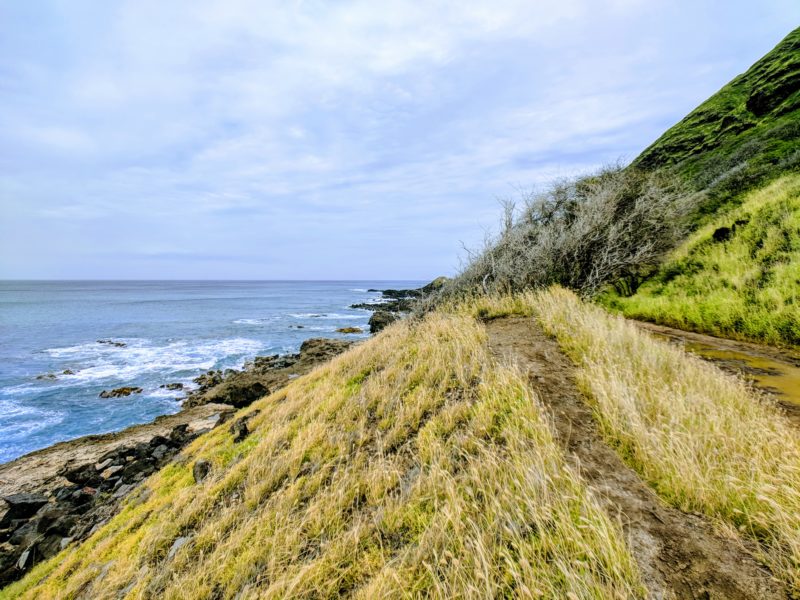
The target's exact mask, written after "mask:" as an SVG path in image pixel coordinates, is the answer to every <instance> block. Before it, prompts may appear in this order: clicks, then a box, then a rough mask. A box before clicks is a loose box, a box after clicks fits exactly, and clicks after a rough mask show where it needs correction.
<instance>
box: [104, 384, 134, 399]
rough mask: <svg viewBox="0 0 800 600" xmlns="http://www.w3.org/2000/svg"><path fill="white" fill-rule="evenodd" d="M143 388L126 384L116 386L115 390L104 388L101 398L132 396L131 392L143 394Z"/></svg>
mask: <svg viewBox="0 0 800 600" xmlns="http://www.w3.org/2000/svg"><path fill="white" fill-rule="evenodd" d="M141 393H142V388H140V387H135V386H125V387H120V388H116V389H114V390H110V391H109V390H103V391H102V392H100V397H101V398H122V397H123V396H130V395H131V394H141Z"/></svg>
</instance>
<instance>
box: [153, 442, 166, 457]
mask: <svg viewBox="0 0 800 600" xmlns="http://www.w3.org/2000/svg"><path fill="white" fill-rule="evenodd" d="M167 452H169V448H168V447H167V446H165V445H164V444H161V445H160V446H156V448H155V449H154V450H153V458H155V459H156V460H161V459H162V458H164V457H165V456H166V454H167Z"/></svg>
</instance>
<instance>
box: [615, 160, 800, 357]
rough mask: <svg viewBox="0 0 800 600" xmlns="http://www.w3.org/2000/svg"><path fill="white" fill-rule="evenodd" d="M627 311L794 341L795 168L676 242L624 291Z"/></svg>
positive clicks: (621, 300)
mask: <svg viewBox="0 0 800 600" xmlns="http://www.w3.org/2000/svg"><path fill="white" fill-rule="evenodd" d="M603 302H604V303H605V304H607V305H608V306H610V307H613V308H616V309H620V310H622V312H623V313H624V314H625V315H626V316H628V317H631V318H635V319H642V320H647V321H654V322H657V323H661V324H664V325H670V326H672V327H677V328H680V329H690V330H694V331H700V332H704V333H711V334H713V335H718V336H722V337H731V338H738V339H745V340H753V341H759V342H766V343H769V344H788V345H800V175H790V176H785V177H783V178H780V179H778V180H776V181H775V182H773V183H771V184H769V185H767V186H766V187H764V188H762V189H759V190H756V191H754V192H751V193H749V194H747V195H746V197H745V198H744V199H743V201H742V204H741V205H740V206H738V207H737V208H735V209H733V210H730V211H727V212H725V213H722V214H720V215H717V216H716V217H715V218H714V219H713V220H711V221H710V222H709V223H707V224H706V225H705V226H704V227H702V228H701V229H699V230H697V231H696V232H694V234H693V235H692V236H691V237H690V238H689V239H688V240H687V241H686V242H685V243H683V244H682V245H681V246H680V247H679V248H678V249H677V250H676V251H675V252H674V253H673V254H672V255H671V256H670V257H669V258H668V259H667V260H666V262H665V263H664V264H663V265H662V266H661V267H660V269H659V270H658V271H657V273H656V274H655V275H654V276H653V277H651V278H650V279H649V280H648V281H647V282H646V283H644V284H643V285H642V286H641V287H640V288H639V290H638V291H637V293H636V294H634V295H633V296H631V297H620V296H618V295H616V294H613V293H609V294H608V295H606V296H605V297H604V298H603Z"/></svg>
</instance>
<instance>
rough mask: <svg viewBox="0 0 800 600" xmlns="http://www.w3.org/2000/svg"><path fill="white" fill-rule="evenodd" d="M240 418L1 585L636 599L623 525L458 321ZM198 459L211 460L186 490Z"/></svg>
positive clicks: (369, 347)
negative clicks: (242, 431) (69, 544)
mask: <svg viewBox="0 0 800 600" xmlns="http://www.w3.org/2000/svg"><path fill="white" fill-rule="evenodd" d="M241 414H250V415H252V419H251V420H250V424H249V426H250V429H251V431H252V433H251V434H250V436H249V437H248V438H247V439H246V440H245V441H243V442H240V443H238V444H235V443H234V442H233V440H232V436H231V434H230V433H229V432H228V430H227V427H224V426H223V427H221V428H218V429H217V430H215V431H213V432H211V433H209V434H207V435H205V436H202V437H201V438H199V439H198V440H196V441H195V442H194V443H193V444H192V445H191V446H190V447H189V448H188V449H187V450H186V451H185V452H184V453H183V455H182V456H183V457H184V459H183V460H182V461H178V462H176V463H174V464H171V465H170V466H168V467H167V468H165V469H164V470H162V471H161V472H159V473H158V474H156V475H155V476H153V477H152V478H150V479H149V480H148V481H147V482H146V483H145V484H144V487H143V489H142V491H141V493H140V494H139V495H138V496H137V498H135V499H132V500H131V501H129V502H128V504H127V506H126V507H125V509H124V510H123V512H122V513H121V514H119V515H118V516H117V517H116V518H114V519H113V520H112V521H110V522H109V523H108V524H107V525H106V526H105V527H103V528H102V529H100V530H99V531H98V532H97V533H95V534H94V535H93V536H92V537H91V538H90V539H89V540H88V541H87V542H85V543H84V544H82V545H81V546H79V547H77V548H75V549H68V550H66V551H65V552H62V553H61V554H60V555H58V556H57V557H55V558H54V559H52V560H50V561H49V562H47V563H44V564H42V565H39V566H38V567H37V568H35V569H34V571H33V572H31V573H30V574H29V575H28V576H27V577H26V578H25V579H24V580H22V581H20V582H18V583H16V584H14V585H12V586H10V587H9V588H7V589H6V590H5V591H4V592H2V593H0V596H1V597H3V598H12V597H14V598H16V597H22V598H72V597H76V596H84V597H87V598H88V597H90V598H117V597H121V598H122V597H124V598H192V599H201V598H255V597H265V598H288V597H298V598H331V597H339V596H353V597H358V598H383V597H388V598H397V597H434V598H469V597H473V598H491V597H510V596H521V597H546V598H598V599H600V598H603V599H606V598H630V597H641V596H643V595H644V590H643V588H642V586H641V584H640V580H639V577H638V574H637V570H636V567H635V563H634V561H633V560H632V558H631V556H630V554H629V553H628V550H627V548H626V546H625V544H624V542H623V540H622V539H621V535H620V533H619V531H618V529H617V527H616V525H615V524H614V523H612V522H611V521H610V520H609V518H608V517H607V516H606V515H605V514H604V513H603V512H602V511H601V509H600V508H599V507H598V505H597V504H596V502H595V501H594V500H593V498H592V497H591V495H590V494H589V492H588V491H587V489H586V488H585V487H584V485H583V484H582V483H581V481H580V479H579V477H578V476H577V475H576V473H575V472H573V471H572V470H571V469H570V468H569V467H568V466H567V465H566V463H565V462H564V459H563V457H562V455H561V453H560V451H559V449H558V447H557V446H556V444H555V443H554V441H553V438H552V436H551V433H550V430H549V427H548V425H547V423H546V421H545V419H544V418H543V416H542V414H541V413H540V409H539V407H538V404H537V402H536V400H535V398H533V397H532V395H531V392H530V390H529V388H528V386H527V385H526V383H525V382H524V381H523V379H522V378H521V377H520V376H518V375H517V374H516V373H515V372H514V371H513V370H510V369H508V368H501V367H498V366H496V365H494V364H493V362H492V360H491V358H490V356H489V354H488V350H487V347H486V339H485V332H484V331H483V328H482V327H481V326H480V325H479V324H478V323H476V322H475V321H474V320H473V319H471V318H469V317H466V316H456V315H442V314H433V315H430V316H428V317H427V318H426V319H425V320H424V321H422V322H420V323H408V322H403V323H399V324H396V325H394V326H392V327H390V328H389V329H387V330H386V331H385V332H384V333H382V334H381V335H380V336H378V337H376V338H374V339H372V340H370V341H368V342H366V343H365V344H363V345H360V346H358V347H356V348H355V349H353V350H351V351H349V352H348V353H346V354H344V355H342V356H340V357H338V358H336V359H335V360H333V361H332V362H331V363H329V364H328V365H326V366H324V367H322V368H320V369H317V370H315V371H314V372H312V373H311V374H309V375H307V376H305V377H302V378H300V379H298V380H296V381H295V382H293V383H292V384H291V385H290V386H289V387H288V388H286V389H285V390H283V391H281V392H278V393H276V394H273V395H272V396H269V397H267V398H265V399H263V400H261V401H259V402H257V403H256V404H255V405H253V406H252V407H250V408H248V409H245V411H244V412H243V413H240V415H239V416H241ZM199 459H205V460H208V461H210V462H211V463H212V470H211V474H210V476H209V477H208V478H207V479H206V480H204V481H203V482H202V483H199V484H196V483H194V481H193V478H192V474H191V473H192V465H193V464H194V462H195V461H197V460H199ZM177 540H182V541H183V542H185V543H183V545H181V546H180V547H179V548H176V541H177Z"/></svg>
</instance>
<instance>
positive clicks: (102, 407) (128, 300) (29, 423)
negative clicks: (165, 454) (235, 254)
mask: <svg viewBox="0 0 800 600" xmlns="http://www.w3.org/2000/svg"><path fill="white" fill-rule="evenodd" d="M424 283H425V282H421V281H324V282H323V281H313V282H300V281H118V282H109V281H105V282H97V281H71V282H65V281H58V282H43V281H41V282H29V281H28V282H20V281H0V463H1V462H6V461H9V460H11V459H13V458H16V457H18V456H21V455H22V454H25V453H27V452H30V451H32V450H36V449H38V448H43V447H46V446H49V445H51V444H53V443H55V442H58V441H63V440H68V439H72V438H75V437H79V436H83V435H87V434H94V433H105V432H109V431H116V430H119V429H122V428H124V427H127V426H129V425H133V424H135V423H145V422H148V421H150V420H152V419H154V418H155V417H157V416H159V415H163V414H170V413H174V412H177V411H178V410H179V409H180V402H179V400H178V398H179V397H180V396H181V395H182V393H181V392H173V391H168V390H165V389H163V388H160V387H159V386H160V385H162V384H165V383H171V382H181V383H183V384H186V385H190V384H191V381H192V379H193V378H194V377H196V376H197V375H199V374H201V373H203V372H205V371H208V370H209V369H224V368H240V367H241V366H242V365H243V364H244V362H245V361H246V360H249V359H252V358H253V357H254V356H257V355H265V354H283V353H287V352H296V351H297V349H298V348H299V347H300V344H301V343H302V342H303V341H304V340H306V339H308V338H312V337H348V338H358V337H367V334H363V335H355V336H354V335H349V336H345V335H343V334H338V333H336V329H338V328H340V327H348V326H356V327H361V328H363V329H364V330H365V331H367V329H368V328H367V321H368V320H369V317H370V314H371V313H370V312H369V311H366V310H357V309H351V308H349V306H350V305H351V304H353V303H356V302H367V301H371V300H377V299H378V298H379V297H380V294H376V293H370V292H368V291H367V290H368V289H370V288H376V289H384V288H412V287H419V286H420V285H423V284H424ZM109 339H110V340H113V341H118V342H123V343H124V344H125V347H117V346H113V345H110V344H103V343H100V342H98V340H109ZM65 370H70V371H72V372H74V375H63V374H61V373H62V372H63V371H65ZM48 373H53V374H56V376H57V378H56V379H55V380H47V379H37V376H40V375H44V374H48ZM123 385H133V386H138V387H141V388H143V390H144V391H143V392H142V393H141V394H134V395H131V396H128V397H124V398H109V399H103V398H100V397H99V394H100V392H101V391H103V390H109V389H112V388H116V387H120V386H123Z"/></svg>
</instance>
